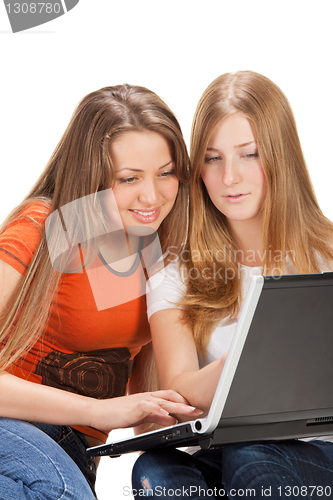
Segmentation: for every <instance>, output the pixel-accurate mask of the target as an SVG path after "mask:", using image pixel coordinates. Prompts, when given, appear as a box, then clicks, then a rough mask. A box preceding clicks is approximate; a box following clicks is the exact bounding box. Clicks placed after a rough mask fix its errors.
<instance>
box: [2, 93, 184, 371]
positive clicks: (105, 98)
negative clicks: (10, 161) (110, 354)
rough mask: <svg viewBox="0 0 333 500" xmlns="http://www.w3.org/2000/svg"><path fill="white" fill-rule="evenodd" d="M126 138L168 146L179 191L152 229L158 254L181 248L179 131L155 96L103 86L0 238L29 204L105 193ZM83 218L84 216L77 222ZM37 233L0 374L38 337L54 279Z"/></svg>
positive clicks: (5, 336) (5, 329)
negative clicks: (136, 135)
mask: <svg viewBox="0 0 333 500" xmlns="http://www.w3.org/2000/svg"><path fill="white" fill-rule="evenodd" d="M127 131H154V132H157V133H159V134H161V135H162V136H163V137H164V138H165V139H166V140H167V142H168V144H169V146H170V151H171V154H172V157H173V160H174V162H175V171H176V175H177V178H178V179H179V191H178V195H177V198H176V201H175V205H174V209H173V210H171V212H170V213H169V215H168V216H167V217H166V218H165V220H164V221H163V222H162V224H161V226H160V228H159V237H160V241H161V246H162V251H163V252H165V251H166V249H167V248H168V247H169V246H171V245H180V244H181V242H182V241H183V227H184V221H183V222H182V223H180V224H179V221H180V220H183V219H184V220H185V218H186V212H187V201H188V193H187V190H188V155H187V150H186V145H185V142H184V139H183V136H182V133H181V129H180V126H179V124H178V121H177V119H176V117H175V116H174V114H173V113H172V112H171V110H170V109H169V107H168V106H167V105H166V104H165V103H164V101H163V100H162V99H161V98H159V97H158V96H157V95H156V94H155V93H154V92H152V91H150V90H148V89H146V88H144V87H139V86H133V85H128V84H125V85H118V86H114V87H105V88H102V89H100V90H97V91H95V92H92V93H90V94H88V95H87V96H86V97H84V98H83V99H82V101H81V102H80V103H79V104H78V106H77V108H76V110H75V112H74V114H73V117H72V119H71V121H70V123H69V125H68V127H67V129H66V131H65V133H64V135H63V136H62V138H61V140H60V142H59V144H58V145H57V147H56V149H55V151H54V153H53V155H52V157H51V159H50V161H49V163H48V165H47V166H46V168H45V170H44V172H43V173H42V175H41V176H40V178H39V179H38V180H37V182H36V184H35V186H34V187H33V189H32V190H31V192H30V193H29V194H28V196H27V197H26V198H25V199H24V201H23V202H22V203H21V204H20V205H19V206H18V207H17V208H16V209H15V210H14V211H13V212H12V213H11V214H10V215H9V216H8V217H7V219H6V220H5V221H4V223H3V224H2V226H1V227H0V233H1V232H3V231H4V230H5V228H6V227H7V226H8V224H9V223H10V222H11V221H13V220H14V219H15V218H17V217H23V216H24V214H23V215H22V209H23V208H24V207H26V206H27V205H28V204H30V203H32V202H36V201H41V202H46V203H48V204H50V205H51V210H50V212H54V211H56V210H58V209H60V207H63V206H64V205H66V204H68V203H70V202H71V201H73V200H77V199H81V198H83V197H86V196H87V195H90V194H93V193H97V192H98V191H102V190H104V189H108V188H110V187H112V185H113V182H114V167H113V163H112V158H111V156H110V145H111V143H112V141H113V140H114V138H115V137H117V136H118V135H119V134H122V133H124V132H127ZM90 216H91V214H88V213H85V214H84V218H89V217H90ZM89 223H91V220H90V221H89ZM36 225H38V224H37V223H36ZM82 225H83V226H85V224H84V222H83V224H82ZM87 226H88V227H89V224H87ZM38 227H39V229H40V232H41V241H40V244H39V247H38V249H37V251H36V253H35V255H34V258H33V260H32V262H31V264H30V266H29V268H28V270H27V272H26V274H25V276H24V280H23V283H22V284H21V285H20V286H19V289H18V290H15V291H14V293H13V294H12V296H11V299H10V301H9V305H8V307H6V311H5V312H4V313H3V314H2V316H1V318H0V345H1V344H2V345H3V349H2V352H1V361H0V369H1V370H4V369H6V368H7V367H8V366H9V365H10V364H11V363H13V362H14V361H15V360H17V359H18V358H19V357H21V356H22V354H23V353H24V351H27V350H28V349H29V348H30V347H31V346H32V345H33V344H34V343H35V342H36V340H37V338H38V337H39V336H40V335H41V333H42V331H43V326H44V325H45V323H46V322H47V319H48V314H49V309H50V305H51V301H52V298H53V296H54V294H55V292H56V290H57V287H58V285H59V280H60V278H61V274H60V273H59V272H57V271H56V270H55V269H54V268H53V267H52V264H51V262H50V258H49V252H48V247H47V241H46V236H45V230H44V229H43V228H42V227H40V226H38ZM171 228H172V229H171Z"/></svg>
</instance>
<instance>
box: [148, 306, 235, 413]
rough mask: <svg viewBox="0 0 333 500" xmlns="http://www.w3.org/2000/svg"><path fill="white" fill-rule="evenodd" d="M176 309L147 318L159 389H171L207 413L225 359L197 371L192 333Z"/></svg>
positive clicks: (166, 310) (163, 311) (162, 311)
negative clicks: (159, 384) (160, 387)
mask: <svg viewBox="0 0 333 500" xmlns="http://www.w3.org/2000/svg"><path fill="white" fill-rule="evenodd" d="M182 314H183V313H182V311H181V310H180V309H165V310H161V311H158V312H156V313H154V314H153V315H152V316H151V318H150V328H151V333H152V339H153V347H154V353H155V357H156V361H157V366H158V370H159V375H160V379H161V385H162V388H168V389H173V390H175V391H177V392H179V393H180V394H182V396H184V398H186V400H187V401H189V403H190V404H191V405H193V406H195V407H197V408H200V409H201V410H203V411H204V412H205V413H207V412H208V410H209V408H210V405H211V402H212V399H213V396H214V393H215V389H216V386H217V383H218V380H219V378H220V375H221V372H222V369H223V366H224V363H225V358H226V355H225V356H223V357H222V358H220V359H217V360H216V361H214V362H212V363H210V364H209V365H207V366H205V367H204V368H202V369H200V370H199V364H198V356H197V351H196V347H195V343H194V340H193V336H192V332H191V330H190V328H189V326H187V325H186V324H184V323H183V321H182Z"/></svg>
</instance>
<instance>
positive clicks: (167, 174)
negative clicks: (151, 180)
mask: <svg viewBox="0 0 333 500" xmlns="http://www.w3.org/2000/svg"><path fill="white" fill-rule="evenodd" d="M172 175H176V172H175V171H174V170H167V171H166V172H162V173H161V174H160V177H170V176H172Z"/></svg>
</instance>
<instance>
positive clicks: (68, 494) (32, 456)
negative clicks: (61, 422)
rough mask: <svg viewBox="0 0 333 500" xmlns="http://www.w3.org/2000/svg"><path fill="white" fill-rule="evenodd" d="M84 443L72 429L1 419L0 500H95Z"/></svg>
mask: <svg viewBox="0 0 333 500" xmlns="http://www.w3.org/2000/svg"><path fill="white" fill-rule="evenodd" d="M38 427H40V428H38ZM41 429H43V430H41ZM48 434H50V435H48ZM82 437H83V436H82ZM80 441H81V439H80V437H78V436H77V435H76V434H75V433H73V431H72V430H71V429H70V428H68V427H62V426H53V425H48V424H31V423H28V422H23V421H20V420H13V419H8V418H0V500H60V499H61V500H95V496H94V494H93V491H92V488H91V485H89V483H88V480H89V479H88V480H87V479H86V478H85V476H84V474H83V473H82V472H81V470H80V465H81V463H82V464H83V462H84V453H83V454H82V446H83V447H84V444H83V442H80ZM58 443H59V444H58ZM65 450H66V451H65ZM68 452H69V453H70V454H72V456H73V459H72V458H70V456H69V455H68ZM74 460H76V461H77V463H78V464H76V463H75V462H74ZM89 469H90V467H89V464H88V471H89Z"/></svg>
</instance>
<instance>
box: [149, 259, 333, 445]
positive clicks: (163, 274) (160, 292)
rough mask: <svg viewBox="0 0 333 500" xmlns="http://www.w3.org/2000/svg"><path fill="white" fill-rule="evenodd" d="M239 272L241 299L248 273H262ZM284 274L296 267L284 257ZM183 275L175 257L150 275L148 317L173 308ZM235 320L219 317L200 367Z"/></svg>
mask: <svg viewBox="0 0 333 500" xmlns="http://www.w3.org/2000/svg"><path fill="white" fill-rule="evenodd" d="M239 272H240V276H241V279H242V300H243V301H244V299H245V297H246V295H247V293H248V290H249V288H250V284H251V278H252V276H260V275H261V274H262V272H261V267H248V266H243V265H240V266H239ZM285 274H298V271H297V269H296V268H295V266H294V265H293V263H292V262H291V261H290V259H288V258H287V260H286V268H285ZM185 290H186V285H185V278H184V276H181V274H180V271H179V265H178V260H175V261H174V262H171V263H170V264H168V266H167V267H166V268H164V269H162V270H161V271H159V272H158V273H156V274H155V275H154V276H152V277H151V278H150V280H149V283H148V288H147V308H148V319H150V317H151V316H152V314H154V313H155V312H157V311H161V310H163V309H174V308H177V307H179V306H177V302H179V301H180V300H181V298H182V296H183V294H184V293H185ZM237 322H238V319H237V318H235V319H223V320H222V321H220V323H219V324H218V325H217V327H216V328H215V329H214V330H213V332H212V335H211V338H210V340H209V343H208V346H207V358H206V359H205V361H203V360H202V359H200V357H199V365H200V368H202V367H203V366H205V365H207V364H209V363H211V362H212V361H214V360H215V359H218V358H220V357H221V356H222V355H223V354H224V353H225V352H226V351H228V350H229V348H230V344H231V341H232V337H233V335H234V333H235V331H236V328H237ZM316 439H322V440H327V441H332V442H333V436H322V437H320V438H316Z"/></svg>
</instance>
